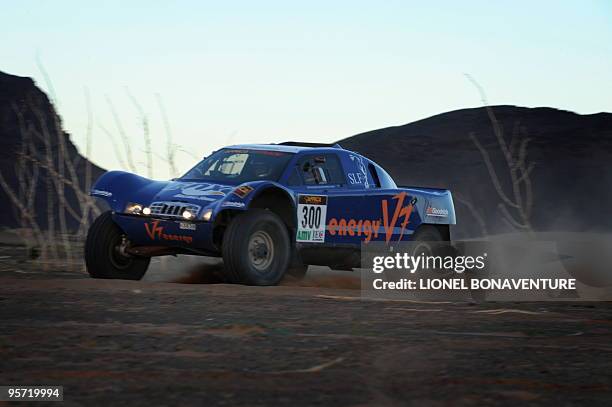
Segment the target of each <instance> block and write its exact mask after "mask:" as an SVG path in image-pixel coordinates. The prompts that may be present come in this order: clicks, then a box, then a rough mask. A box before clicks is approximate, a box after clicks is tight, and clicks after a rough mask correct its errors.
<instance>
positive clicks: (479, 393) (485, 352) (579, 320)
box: [0, 245, 612, 407]
mask: <svg viewBox="0 0 612 407" xmlns="http://www.w3.org/2000/svg"><path fill="white" fill-rule="evenodd" d="M221 269H222V264H220V263H219V262H217V261H215V260H210V261H209V264H208V265H207V267H201V268H199V269H197V268H196V269H193V268H192V269H189V268H188V267H187V270H182V271H178V270H170V271H167V270H166V271H163V270H161V269H160V267H158V266H155V265H154V266H153V267H152V270H151V272H150V273H149V274H147V276H146V277H145V279H144V280H143V281H119V280H93V279H90V278H89V277H88V276H87V275H86V274H85V273H84V272H83V271H82V269H78V268H76V269H74V268H72V269H71V270H64V269H63V268H62V266H61V264H56V265H52V267H49V268H48V269H47V270H42V269H41V267H40V264H38V263H36V262H32V261H29V260H28V256H27V255H26V252H25V250H24V249H23V248H22V247H19V246H10V245H5V246H1V247H0V326H1V329H0V355H2V357H1V358H0V385H9V384H19V385H24V384H31V385H33V384H53V385H63V386H64V400H65V401H64V403H65V405H74V406H79V405H88V406H91V405H113V406H120V405H207V406H221V405H228V406H233V405H249V406H258V405H275V406H280V405H290V406H293V407H295V406H302V405H303V406H312V405H334V406H363V405H373V406H395V405H398V406H405V405H418V406H422V405H433V406H436V405H479V406H480V405H483V404H492V403H496V404H500V405H516V404H517V403H519V402H524V403H528V404H530V405H551V404H555V405H587V404H588V405H610V402H611V400H612V373H611V371H612V369H611V367H612V341H611V339H612V335H611V334H612V305H611V304H610V303H606V302H565V303H562V302H553V303H484V304H475V303H472V302H469V301H463V302H439V301H429V302H428V301H386V300H384V301H383V300H379V301H376V300H363V299H361V298H360V290H359V279H358V278H357V277H356V276H354V275H353V274H352V273H350V272H336V271H334V272H331V271H330V270H328V269H323V268H321V269H312V268H311V270H310V271H309V276H308V277H307V279H306V280H305V281H304V282H301V283H295V282H291V281H288V282H285V283H284V284H283V285H281V286H278V287H247V286H237V285H227V284H220V283H217V280H216V278H215V273H216V272H218V271H219V270H221ZM4 404H6V403H4ZM4 404H3V402H0V405H4ZM36 405H40V404H38V403H37V404H36Z"/></svg>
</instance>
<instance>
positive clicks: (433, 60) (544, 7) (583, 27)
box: [0, 0, 612, 179]
mask: <svg viewBox="0 0 612 407" xmlns="http://www.w3.org/2000/svg"><path fill="white" fill-rule="evenodd" d="M0 70H2V71H4V72H7V73H11V74H14V75H19V76H29V77H32V78H34V80H35V81H36V83H37V85H38V86H39V87H41V88H42V89H43V90H44V91H46V92H47V93H48V94H50V95H51V97H52V98H53V100H54V103H55V105H56V108H57V110H58V112H59V113H60V115H61V117H62V119H63V124H64V128H65V129H66V131H68V132H69V133H70V134H71V136H72V139H73V141H74V142H75V144H76V145H77V147H78V148H79V150H80V151H81V152H82V153H85V151H86V144H87V143H86V139H87V137H86V134H87V128H88V124H89V123H91V130H92V133H91V134H92V137H91V140H92V144H91V146H90V148H91V154H90V159H91V160H92V161H93V162H94V163H96V164H98V165H100V166H102V167H104V168H107V169H129V168H125V167H126V165H123V166H122V161H123V162H125V161H126V159H125V151H124V148H120V155H121V156H123V157H124V158H123V159H119V158H118V156H117V154H116V153H115V150H114V148H113V143H112V142H111V141H110V140H115V143H116V144H119V147H121V145H120V140H121V138H120V130H119V128H118V125H117V124H119V126H120V127H121V128H122V129H123V131H124V132H125V134H127V135H128V138H129V140H130V145H131V149H132V151H133V156H134V158H133V161H134V162H135V166H136V167H137V168H136V169H137V171H138V172H139V173H141V174H143V175H147V172H148V171H147V166H146V165H145V161H146V154H145V151H146V146H145V143H144V137H143V133H144V130H143V126H142V122H143V114H142V113H144V116H145V117H146V118H147V120H148V126H149V134H150V137H151V141H152V150H153V177H154V178H157V179H167V178H169V177H171V176H172V175H173V174H170V173H169V168H168V164H167V160H166V157H167V154H166V152H167V134H168V133H167V131H166V126H165V123H167V124H168V126H169V130H170V134H171V137H172V143H173V144H175V145H176V146H177V147H176V151H177V152H176V161H177V167H178V170H179V172H183V171H186V170H187V169H189V168H190V167H191V166H192V165H194V164H195V162H196V161H197V160H198V159H199V158H201V157H202V156H205V155H208V154H210V153H211V152H212V151H214V150H215V149H218V148H220V147H222V146H225V145H228V144H239V143H274V142H281V141H287V140H295V141H309V142H332V141H336V140H339V139H342V138H345V137H348V136H351V135H354V134H358V133H361V132H365V131H368V130H373V129H377V128H383V127H389V126H395V125H401V124H405V123H409V122H412V121H415V120H420V119H423V118H426V117H429V116H433V115H436V114H439V113H443V112H447V111H451V110H456V109H462V108H469V107H477V106H481V105H482V101H481V99H480V96H479V94H478V91H477V90H476V88H475V87H474V85H473V84H471V83H470V81H468V80H467V79H466V77H465V74H469V75H471V76H472V77H473V78H475V79H476V80H477V81H478V83H479V84H480V85H481V86H482V87H483V88H484V89H485V91H486V95H487V100H488V103H489V104H492V105H495V104H513V105H519V106H527V107H535V106H549V107H556V108H560V109H565V110H570V111H574V112H577V113H581V114H590V113H597V112H602V111H608V112H612V2H610V1H607V0H604V1H537V2H534V1H522V0H517V1H469V0H466V1H437V2H423V1H316V0H312V1H308V2H305V1H304V2H287V1H277V2H270V1H241V0H235V1H227V2H220V1H172V2H170V1H156V0H148V1H136V0H131V1H96V2H93V1H90V2H84V1H82V0H81V1H61V0H58V1H43V0H38V1H35V0H22V1H19V2H17V1H13V2H9V1H6V2H3V4H2V8H1V11H0ZM88 105H89V106H90V108H89V109H88V107H87V106H88ZM160 105H162V106H163V109H162V108H160ZM111 106H112V108H111ZM113 109H114V110H115V112H116V117H117V120H115V118H114V116H113V114H112V110H113ZM139 109H142V113H141V111H140V110H139ZM90 113H91V115H90ZM164 114H165V117H166V118H167V121H164ZM90 118H91V119H90ZM109 134H110V136H109Z"/></svg>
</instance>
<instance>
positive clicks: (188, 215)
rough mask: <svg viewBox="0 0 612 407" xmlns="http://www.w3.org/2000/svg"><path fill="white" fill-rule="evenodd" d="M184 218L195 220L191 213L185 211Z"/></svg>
mask: <svg viewBox="0 0 612 407" xmlns="http://www.w3.org/2000/svg"><path fill="white" fill-rule="evenodd" d="M183 218H185V219H191V218H193V213H191V212H189V211H184V212H183Z"/></svg>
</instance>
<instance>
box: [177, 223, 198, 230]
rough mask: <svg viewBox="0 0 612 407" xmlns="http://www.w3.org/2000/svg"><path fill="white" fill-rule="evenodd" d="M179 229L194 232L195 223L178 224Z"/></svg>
mask: <svg viewBox="0 0 612 407" xmlns="http://www.w3.org/2000/svg"><path fill="white" fill-rule="evenodd" d="M179 229H181V230H196V224H195V223H189V222H181V223H179Z"/></svg>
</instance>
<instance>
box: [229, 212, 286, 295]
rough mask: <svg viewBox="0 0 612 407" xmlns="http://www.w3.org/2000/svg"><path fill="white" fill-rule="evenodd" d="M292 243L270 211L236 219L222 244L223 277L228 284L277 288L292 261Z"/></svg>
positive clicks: (283, 224) (245, 215)
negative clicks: (224, 276) (273, 286)
mask: <svg viewBox="0 0 612 407" xmlns="http://www.w3.org/2000/svg"><path fill="white" fill-rule="evenodd" d="M289 239H290V238H289V232H288V231H287V227H286V225H285V223H284V222H283V221H282V220H281V218H279V217H278V215H276V214H275V213H273V212H271V211H269V210H265V209H251V210H249V211H248V212H246V213H244V214H241V215H239V216H237V217H236V218H234V219H233V220H232V222H231V223H230V224H229V227H228V228H227V230H226V231H225V233H224V235H223V243H222V245H223V246H222V253H223V265H224V273H225V275H226V277H227V279H228V280H229V282H232V283H238V284H248V285H261V286H266V285H276V284H278V282H279V281H280V280H281V279H282V278H283V276H284V275H285V272H286V271H287V268H288V267H289V261H290V259H291V244H290V241H289ZM254 246H255V247H256V249H254ZM264 247H266V248H267V250H265V249H264ZM270 248H271V249H270Z"/></svg>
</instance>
